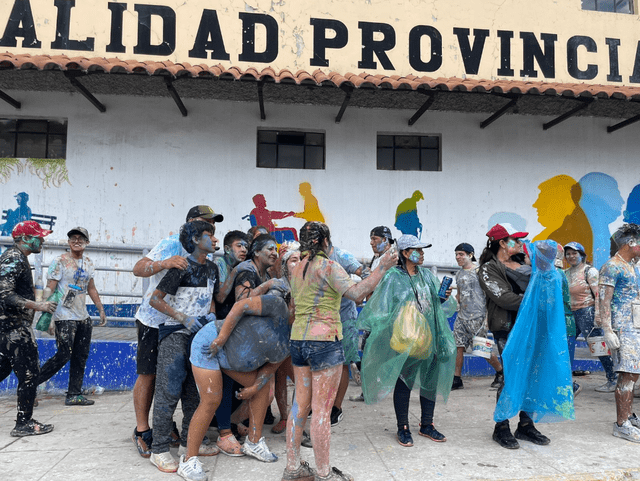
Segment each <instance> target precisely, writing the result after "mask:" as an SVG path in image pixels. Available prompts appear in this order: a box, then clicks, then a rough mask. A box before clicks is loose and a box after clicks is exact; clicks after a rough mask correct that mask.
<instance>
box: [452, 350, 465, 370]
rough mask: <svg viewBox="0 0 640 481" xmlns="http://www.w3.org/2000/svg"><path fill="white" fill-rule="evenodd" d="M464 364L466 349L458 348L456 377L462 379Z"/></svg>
mask: <svg viewBox="0 0 640 481" xmlns="http://www.w3.org/2000/svg"><path fill="white" fill-rule="evenodd" d="M463 362H464V347H458V351H457V353H456V370H455V373H454V375H455V376H458V377H460V376H461V375H462V363H463Z"/></svg>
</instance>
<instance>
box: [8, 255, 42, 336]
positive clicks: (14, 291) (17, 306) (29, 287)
mask: <svg viewBox="0 0 640 481" xmlns="http://www.w3.org/2000/svg"><path fill="white" fill-rule="evenodd" d="M34 300H35V293H34V289H33V276H32V275H31V266H30V265H29V260H28V259H27V256H26V255H24V254H23V253H22V252H21V251H20V250H19V249H18V248H17V247H15V246H13V247H10V248H8V249H7V250H6V251H4V253H3V254H2V255H1V256H0V332H9V331H11V330H13V329H17V328H20V327H30V326H31V323H32V322H33V309H27V308H26V307H25V304H26V303H27V301H34Z"/></svg>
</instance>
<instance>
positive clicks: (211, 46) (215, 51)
mask: <svg viewBox="0 0 640 481" xmlns="http://www.w3.org/2000/svg"><path fill="white" fill-rule="evenodd" d="M207 50H211V58H212V59H216V60H229V54H228V53H227V51H226V50H225V48H224V41H223V40H222V32H221V31H220V22H219V21H218V12H216V11H215V10H207V9H205V10H204V11H203V12H202V18H201V19H200V26H199V27H198V33H197V34H196V40H195V42H194V43H193V48H192V49H191V50H189V57H195V58H207Z"/></svg>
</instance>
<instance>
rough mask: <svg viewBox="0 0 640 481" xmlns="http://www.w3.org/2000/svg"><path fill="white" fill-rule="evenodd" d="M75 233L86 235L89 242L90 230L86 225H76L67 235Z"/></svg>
mask: <svg viewBox="0 0 640 481" xmlns="http://www.w3.org/2000/svg"><path fill="white" fill-rule="evenodd" d="M73 234H80V235H81V236H84V238H85V239H87V242H89V232H88V231H87V229H85V228H84V227H74V228H73V229H71V230H70V231H69V232H67V237H71V236H72V235H73Z"/></svg>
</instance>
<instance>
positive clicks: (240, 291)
mask: <svg viewBox="0 0 640 481" xmlns="http://www.w3.org/2000/svg"><path fill="white" fill-rule="evenodd" d="M279 281H280V280H279V279H277V278H273V279H269V280H268V281H266V282H263V283H262V284H260V285H259V286H256V287H254V288H252V287H251V283H250V282H249V281H248V280H247V281H244V282H242V283H241V284H238V285H237V286H236V289H235V295H236V302H238V301H240V300H242V299H247V298H249V297H257V296H264V295H265V294H266V293H267V292H269V291H270V290H271V289H272V288H274V287H277V286H278V285H279Z"/></svg>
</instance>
